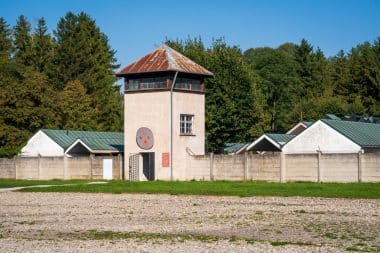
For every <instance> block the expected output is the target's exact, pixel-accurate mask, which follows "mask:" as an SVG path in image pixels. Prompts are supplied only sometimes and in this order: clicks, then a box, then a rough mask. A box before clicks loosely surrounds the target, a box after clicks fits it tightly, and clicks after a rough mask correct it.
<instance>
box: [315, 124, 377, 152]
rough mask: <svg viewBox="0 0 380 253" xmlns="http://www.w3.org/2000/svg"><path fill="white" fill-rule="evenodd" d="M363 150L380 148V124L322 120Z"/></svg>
mask: <svg viewBox="0 0 380 253" xmlns="http://www.w3.org/2000/svg"><path fill="white" fill-rule="evenodd" d="M321 121H322V122H324V123H326V124H327V125H329V126H330V127H332V128H333V129H335V130H336V131H338V132H339V133H341V134H342V135H344V136H346V137H347V138H348V139H350V140H352V141H353V142H355V143H356V144H358V145H359V146H361V147H362V148H380V124H374V123H363V122H355V121H343V120H329V119H322V120H321Z"/></svg>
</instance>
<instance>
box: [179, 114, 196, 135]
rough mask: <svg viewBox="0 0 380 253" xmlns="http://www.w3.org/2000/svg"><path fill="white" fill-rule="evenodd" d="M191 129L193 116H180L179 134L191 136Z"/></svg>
mask: <svg viewBox="0 0 380 253" xmlns="http://www.w3.org/2000/svg"><path fill="white" fill-rule="evenodd" d="M192 127H193V115H186V114H181V115H180V133H181V134H192Z"/></svg>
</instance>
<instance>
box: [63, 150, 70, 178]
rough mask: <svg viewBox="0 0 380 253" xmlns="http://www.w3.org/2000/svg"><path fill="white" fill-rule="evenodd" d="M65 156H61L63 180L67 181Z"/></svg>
mask: <svg viewBox="0 0 380 253" xmlns="http://www.w3.org/2000/svg"><path fill="white" fill-rule="evenodd" d="M67 167H68V166H67V156H66V155H64V156H63V179H64V180H66V179H69V175H68V174H69V173H68V171H67Z"/></svg>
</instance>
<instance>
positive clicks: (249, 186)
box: [20, 181, 380, 199]
mask: <svg viewBox="0 0 380 253" xmlns="http://www.w3.org/2000/svg"><path fill="white" fill-rule="evenodd" d="M46 182H49V181H46ZM62 182H66V181H62ZM20 191H23V192H86V193H115V194H120V193H148V194H172V195H213V196H240V197H250V196H280V197H290V196H302V197H326V198H362V199H380V183H308V182H294V183H270V182H261V181H245V182H242V181H214V182H210V181H174V182H170V181H149V182H129V181H110V182H109V183H108V184H96V185H88V184H77V185H70V186H59V187H55V186H52V187H46V188H28V189H22V190H20Z"/></svg>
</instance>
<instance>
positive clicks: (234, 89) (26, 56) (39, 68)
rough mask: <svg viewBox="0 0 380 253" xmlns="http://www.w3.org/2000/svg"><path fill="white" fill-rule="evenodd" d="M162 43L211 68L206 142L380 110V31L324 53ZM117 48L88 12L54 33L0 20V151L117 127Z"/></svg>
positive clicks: (288, 47) (192, 41)
mask: <svg viewBox="0 0 380 253" xmlns="http://www.w3.org/2000/svg"><path fill="white" fill-rule="evenodd" d="M165 43H167V44H168V45H169V46H171V47H173V48H174V49H176V50H178V51H179V52H181V53H183V54H184V55H186V56H187V57H189V58H190V59H192V60H194V61H195V62H197V63H198V64H200V65H202V66H204V67H205V68H207V69H209V70H210V71H212V72H213V73H214V75H215V76H214V77H213V78H210V79H207V80H206V137H207V141H206V143H207V150H208V151H213V152H222V150H223V145H224V144H225V143H226V142H249V141H252V140H253V139H254V138H256V137H258V136H259V135H261V134H262V133H264V132H285V131H287V130H288V129H289V128H291V127H292V126H293V125H294V124H295V123H298V122H299V121H301V120H310V121H313V120H317V119H319V118H321V117H323V116H324V115H325V114H326V113H333V114H336V115H338V116H343V115H351V114H359V115H373V116H380V39H377V40H375V41H374V42H372V43H369V42H365V43H362V44H359V45H357V46H355V47H354V48H352V49H351V50H350V51H349V52H343V51H340V52H339V53H338V54H337V55H335V56H333V57H326V56H325V55H324V54H323V52H322V50H321V49H319V48H314V47H313V46H312V45H311V44H310V43H309V42H307V41H306V40H302V41H300V43H298V44H293V43H284V44H282V45H281V46H279V47H277V48H270V47H263V48H250V49H248V50H246V51H242V50H241V48H240V47H238V46H231V45H228V44H227V43H226V42H225V41H224V40H223V39H216V40H214V41H213V43H212V45H210V46H209V47H206V46H205V45H204V43H203V41H202V39H201V38H188V39H186V40H178V39H177V40H170V39H166V40H165ZM118 68H119V65H118V64H117V59H116V58H115V51H114V50H113V49H112V48H111V46H110V45H109V43H108V38H107V36H106V35H105V34H104V33H103V32H101V31H100V29H99V27H98V26H97V24H96V22H95V20H94V19H92V18H91V17H90V16H88V15H87V14H85V13H79V14H74V13H72V12H68V13H67V14H66V15H65V16H64V17H62V18H61V19H60V20H59V22H58V24H57V26H56V28H55V29H54V31H53V33H52V34H50V33H48V29H47V25H46V22H45V20H44V19H43V18H41V19H39V20H38V22H37V25H36V27H35V28H33V29H32V28H31V24H30V23H29V22H28V20H27V19H26V17H25V16H22V15H21V16H20V17H19V18H18V19H17V23H16V25H15V26H14V27H12V28H11V27H9V25H8V24H7V22H6V21H5V20H4V19H3V18H0V156H5V155H8V156H9V155H13V154H16V153H17V152H18V151H19V149H20V147H22V145H23V144H25V142H26V140H27V139H28V138H30V136H31V135H32V134H33V133H34V132H36V131H37V130H39V129H41V128H56V129H70V130H98V131H122V130H123V113H122V110H123V108H122V99H123V97H122V95H121V93H120V89H119V87H118V86H117V85H116V77H115V74H114V73H115V70H116V69H118Z"/></svg>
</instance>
